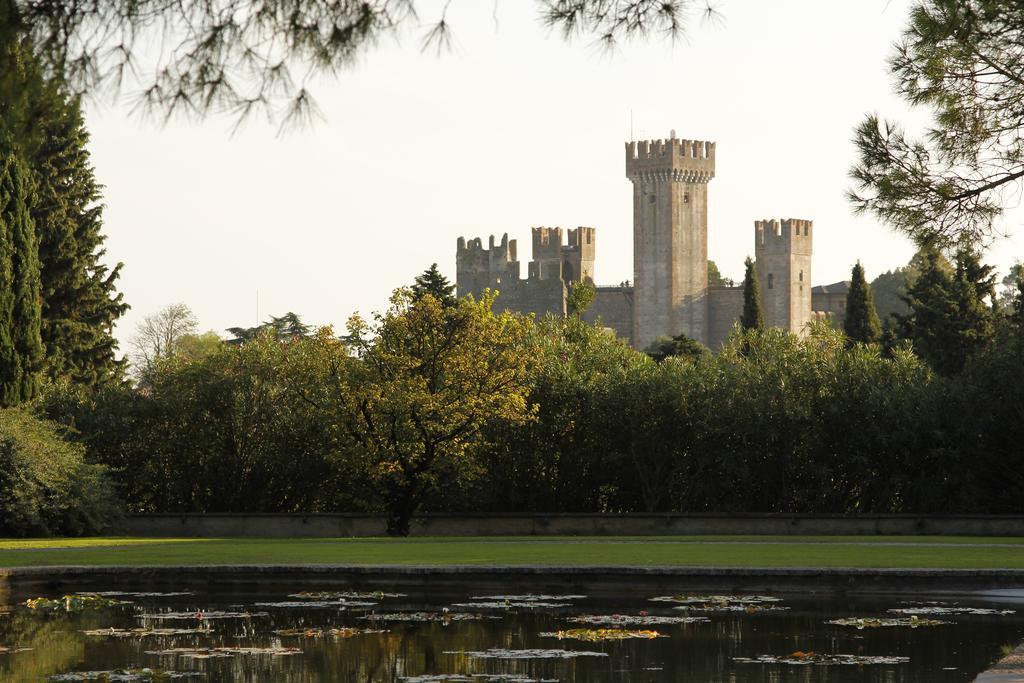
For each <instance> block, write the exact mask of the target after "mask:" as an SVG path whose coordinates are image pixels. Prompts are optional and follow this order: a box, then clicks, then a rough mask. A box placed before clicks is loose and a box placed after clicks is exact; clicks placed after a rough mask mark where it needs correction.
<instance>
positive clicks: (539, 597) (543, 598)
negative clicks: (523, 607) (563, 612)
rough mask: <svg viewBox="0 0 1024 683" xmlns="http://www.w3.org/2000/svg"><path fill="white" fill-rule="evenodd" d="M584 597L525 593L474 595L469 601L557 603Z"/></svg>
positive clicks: (583, 597) (583, 596) (584, 596)
mask: <svg viewBox="0 0 1024 683" xmlns="http://www.w3.org/2000/svg"><path fill="white" fill-rule="evenodd" d="M586 597H587V596H586V595H543V594H538V593H525V594H523V595H474V596H473V597H471V598H470V600H489V601H495V602H501V601H503V600H509V601H512V602H559V601H562V600H583V599H585V598H586Z"/></svg>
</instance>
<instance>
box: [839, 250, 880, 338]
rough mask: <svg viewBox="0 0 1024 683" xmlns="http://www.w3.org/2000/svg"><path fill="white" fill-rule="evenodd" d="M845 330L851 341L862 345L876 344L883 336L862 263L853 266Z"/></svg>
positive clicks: (847, 298)
mask: <svg viewBox="0 0 1024 683" xmlns="http://www.w3.org/2000/svg"><path fill="white" fill-rule="evenodd" d="M843 330H844V331H845V332H846V336H847V337H848V338H849V339H850V341H853V342H860V343H861V344H874V343H875V342H877V341H879V340H880V339H881V336H882V326H881V325H880V324H879V322H878V314H877V313H876V312H875V302H874V300H873V299H872V296H871V286H870V285H868V283H867V281H866V280H865V279H864V267H863V266H862V265H860V261H858V262H857V263H856V265H854V266H853V273H852V274H851V276H850V291H849V293H848V294H847V295H846V317H845V319H844V320H843Z"/></svg>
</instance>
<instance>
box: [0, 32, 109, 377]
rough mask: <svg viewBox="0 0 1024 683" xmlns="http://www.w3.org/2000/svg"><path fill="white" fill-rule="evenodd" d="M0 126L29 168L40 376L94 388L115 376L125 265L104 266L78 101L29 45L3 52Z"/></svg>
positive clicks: (94, 188) (96, 200)
mask: <svg viewBox="0 0 1024 683" xmlns="http://www.w3.org/2000/svg"><path fill="white" fill-rule="evenodd" d="M0 129H3V130H6V131H7V132H8V134H9V136H10V138H9V139H11V140H16V141H17V147H18V149H19V150H20V152H21V155H22V157H23V158H24V160H25V161H26V163H27V164H28V167H29V170H30V172H31V176H32V181H33V185H34V189H35V192H34V201H32V203H31V204H30V206H29V211H30V213H31V216H32V219H33V221H34V223H35V229H36V233H37V241H38V246H39V261H40V264H41V274H40V277H41V295H42V323H41V335H42V340H43V347H44V353H45V368H44V369H45V372H46V374H47V375H48V376H49V377H51V378H61V377H63V378H68V379H70V380H72V381H74V382H76V383H79V384H86V385H95V384H97V383H101V382H104V381H108V380H112V379H118V378H120V377H121V376H122V375H123V366H124V362H123V361H119V360H117V358H116V351H117V342H116V340H115V339H114V337H113V327H114V324H115V322H116V321H117V319H118V318H119V317H121V316H122V315H123V314H124V312H125V311H126V310H127V308H128V306H127V305H126V304H125V303H124V302H123V300H122V295H121V294H119V293H118V292H117V291H116V281H117V279H118V277H119V276H120V270H121V265H120V264H117V265H116V266H115V267H114V268H113V269H109V268H108V267H107V266H106V265H104V264H103V263H102V259H103V257H104V251H103V249H102V245H103V241H104V237H103V235H102V233H101V230H102V207H101V205H100V186H99V184H98V183H97V182H96V179H95V176H94V173H93V169H92V167H91V165H90V161H89V153H88V151H87V149H86V145H87V143H88V139H89V138H88V133H87V132H86V130H85V126H84V123H83V120H82V115H81V110H80V108H79V105H78V102H77V101H76V100H74V99H72V98H68V97H67V96H66V95H65V94H64V93H63V92H62V91H61V89H60V87H59V86H58V85H57V84H55V83H54V82H52V81H48V80H46V79H45V78H44V76H43V73H42V71H41V69H40V67H39V64H38V62H37V61H36V60H35V59H34V58H33V57H32V56H31V50H30V47H29V46H28V45H27V44H17V43H15V44H10V43H8V44H5V45H2V46H0Z"/></svg>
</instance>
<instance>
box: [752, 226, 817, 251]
mask: <svg viewBox="0 0 1024 683" xmlns="http://www.w3.org/2000/svg"><path fill="white" fill-rule="evenodd" d="M813 238H814V221H809V220H804V219H801V218H786V219H782V220H779V219H777V218H776V219H770V220H767V219H766V220H760V221H754V240H755V241H754V246H755V250H757V251H764V252H787V253H801V254H810V253H811V246H812V243H813Z"/></svg>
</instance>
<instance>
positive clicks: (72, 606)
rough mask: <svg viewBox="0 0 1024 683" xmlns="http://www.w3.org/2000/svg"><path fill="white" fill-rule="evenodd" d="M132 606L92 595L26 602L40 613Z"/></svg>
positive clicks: (36, 599)
mask: <svg viewBox="0 0 1024 683" xmlns="http://www.w3.org/2000/svg"><path fill="white" fill-rule="evenodd" d="M130 604H131V603H130V602H127V601H124V600H115V599H113V598H108V597H104V596H102V595H96V594H90V593H80V594H75V595H65V596H63V597H61V598H29V599H28V600H26V601H25V606H26V607H28V608H29V609H34V610H38V611H40V612H81V611H83V610H90V609H105V608H107V607H117V606H120V605H130Z"/></svg>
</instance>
